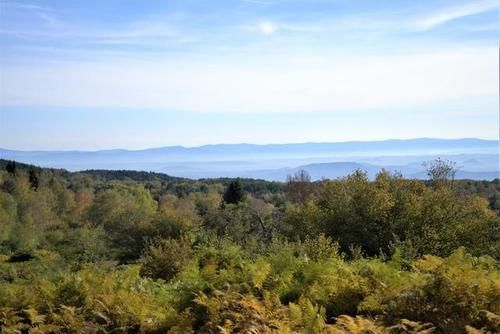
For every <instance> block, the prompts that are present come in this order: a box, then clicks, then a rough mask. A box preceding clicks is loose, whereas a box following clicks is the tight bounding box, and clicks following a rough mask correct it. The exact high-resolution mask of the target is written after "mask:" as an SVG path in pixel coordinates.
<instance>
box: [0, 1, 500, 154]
mask: <svg viewBox="0 0 500 334" xmlns="http://www.w3.org/2000/svg"><path fill="white" fill-rule="evenodd" d="M498 6H499V4H498V1H497V0H493V1H491V0H475V1H470V0H452V1H445V0H439V1H423V0H422V1H399V0H393V1H391V0H378V1H373V0H359V1H351V0H286V1H285V0H211V1H206V0H197V1H194V0H151V1H147V2H145V1H142V0H106V1H102V0H85V1H83V0H81V1H57V0H26V1H20V0H12V1H10V0H0V147H2V148H8V149H22V150H97V149H111V148H129V149H140V148H148V147H160V146H169V145H184V146H197V145H204V144H216V143H243V142H245V143H258V144H265V143H297V142H335V141H349V140H383V139H389V138H401V139H404V138H417V137H436V138H464V137H477V138H485V139H497V138H498V131H499V130H498V129H499V104H498V103H499V98H498V95H499V77H498V76H499V61H498V59H499V55H498V52H499V51H498V38H499V31H498V19H499V8H498Z"/></svg>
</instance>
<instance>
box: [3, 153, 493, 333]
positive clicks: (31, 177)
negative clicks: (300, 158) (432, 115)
mask: <svg viewBox="0 0 500 334" xmlns="http://www.w3.org/2000/svg"><path fill="white" fill-rule="evenodd" d="M443 166H444V167H449V166H447V165H446V164H443V162H442V161H438V162H435V163H433V164H431V165H430V166H429V176H430V180H429V181H425V182H424V181H418V180H407V179H404V178H403V177H402V176H401V175H398V174H391V173H388V172H384V171H382V172H381V173H379V174H378V175H377V177H376V179H375V180H372V181H370V180H369V179H368V178H367V176H366V173H364V172H362V171H356V172H354V173H353V174H351V175H349V176H348V177H345V178H342V179H337V180H324V181H321V182H310V179H309V177H308V175H307V174H306V173H303V172H302V173H298V174H296V175H293V176H290V177H289V179H288V182H286V183H278V182H266V181H260V180H247V179H244V180H233V179H217V180H197V181H194V180H187V179H181V178H174V177H170V176H166V175H163V174H158V173H147V172H130V171H87V172H79V173H69V172H67V171H64V170H54V169H42V168H37V167H34V166H29V165H24V164H19V163H13V162H7V161H0V167H1V168H2V169H3V170H2V171H1V172H0V329H1V332H2V333H3V332H5V333H107V332H120V333H163V332H171V333H465V332H467V333H495V332H498V331H499V330H500V316H499V313H500V271H499V262H498V261H499V259H500V224H499V223H500V218H499V214H498V194H499V192H500V186H499V182H498V180H495V181H493V182H475V181H463V180H453V179H452V177H450V176H452V174H450V172H451V171H448V172H446V170H444V174H443V173H441V172H443V169H442V168H443ZM433 168H434V170H433ZM436 168H437V169H439V170H436Z"/></svg>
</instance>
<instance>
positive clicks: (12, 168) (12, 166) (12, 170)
mask: <svg viewBox="0 0 500 334" xmlns="http://www.w3.org/2000/svg"><path fill="white" fill-rule="evenodd" d="M5 169H6V170H7V172H8V173H9V174H12V175H16V169H17V166H16V162H15V161H14V160H12V161H9V162H7V166H5Z"/></svg>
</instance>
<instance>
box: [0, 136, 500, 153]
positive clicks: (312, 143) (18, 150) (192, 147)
mask: <svg viewBox="0 0 500 334" xmlns="http://www.w3.org/2000/svg"><path fill="white" fill-rule="evenodd" d="M416 140H439V141H459V140H478V141H497V143H498V144H499V145H500V138H496V139H491V138H478V137H460V138H436V137H415V138H405V139H401V138H390V139H375V140H345V141H321V142H315V141H308V142H287V143H266V144H257V143H248V142H240V143H217V144H202V145H195V146H184V145H166V146H154V147H145V148H138V149H127V148H103V149H94V150H92V149H34V150H33V149H10V148H5V147H3V146H0V150H3V151H17V152H110V151H127V152H139V151H147V150H155V149H167V148H182V149H196V148H204V147H213V146H239V145H240V146H241V145H247V146H260V147H264V146H282V145H314V144H320V145H321V144H354V143H381V142H389V141H416Z"/></svg>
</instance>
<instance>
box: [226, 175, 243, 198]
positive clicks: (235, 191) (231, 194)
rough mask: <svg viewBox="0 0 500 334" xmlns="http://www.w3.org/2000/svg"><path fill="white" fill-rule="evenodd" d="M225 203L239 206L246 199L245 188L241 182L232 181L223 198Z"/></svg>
mask: <svg viewBox="0 0 500 334" xmlns="http://www.w3.org/2000/svg"><path fill="white" fill-rule="evenodd" d="M223 199H224V202H225V203H227V204H237V203H239V202H241V201H243V199H244V194H243V187H242V186H241V182H240V181H239V180H235V181H232V182H231V183H230V184H229V186H228V187H227V189H226V192H225V193H224V196H223Z"/></svg>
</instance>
